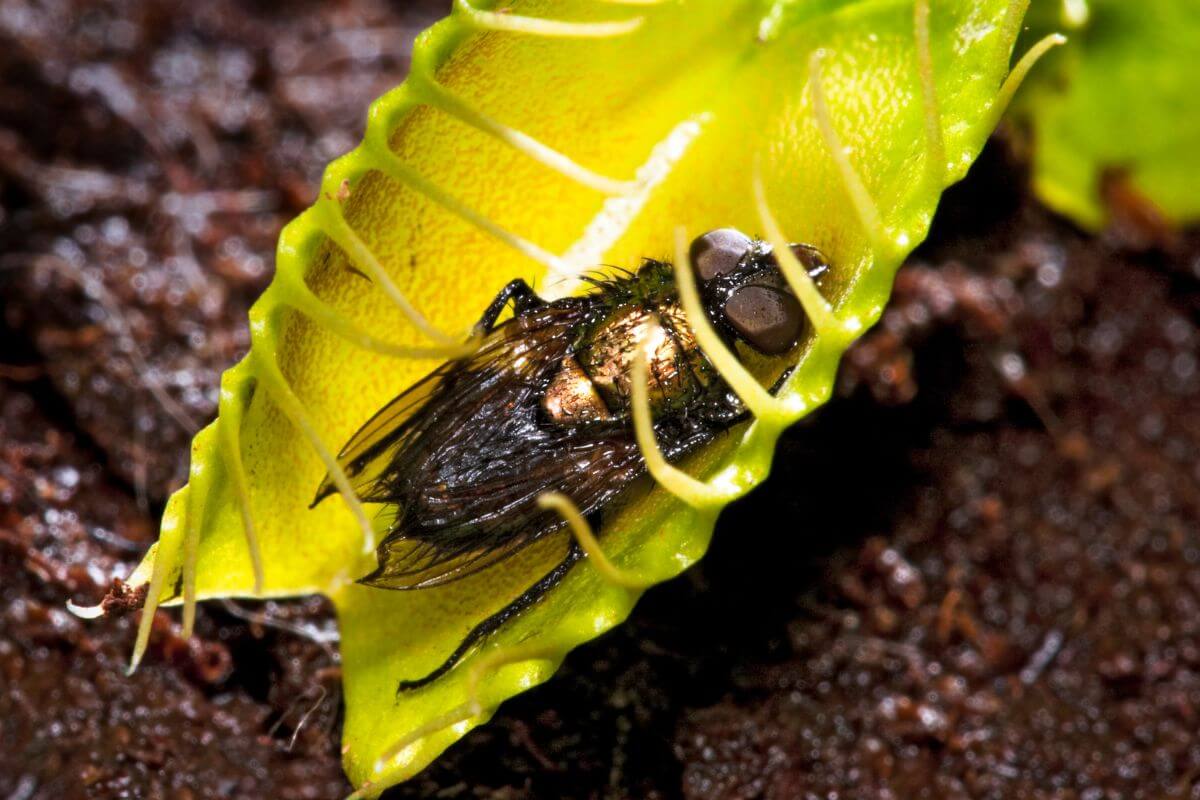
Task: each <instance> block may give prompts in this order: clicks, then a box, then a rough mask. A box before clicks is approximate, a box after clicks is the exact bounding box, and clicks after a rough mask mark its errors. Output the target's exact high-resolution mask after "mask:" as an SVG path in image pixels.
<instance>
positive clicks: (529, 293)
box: [475, 278, 546, 336]
mask: <svg viewBox="0 0 1200 800" xmlns="http://www.w3.org/2000/svg"><path fill="white" fill-rule="evenodd" d="M510 302H511V303H512V309H513V314H515V315H518V316H519V315H521V314H524V313H526V312H528V311H532V310H533V309H536V308H541V307H542V306H544V305H546V301H545V300H543V299H542V298H540V297H538V295H537V292H535V291H534V290H533V288H532V287H531V286H530V285H529V284H528V283H526V282H525V280H524V279H523V278H517V279H515V280H512V281H509V282H508V284H506V285H505V287H504V288H503V289H501V290H500V293H499V294H497V295H496V297H495V298H494V299H493V300H492V302H491V303H489V304H488V307H487V308H486V309H484V312H483V316H481V317H480V318H479V322H476V323H475V334H476V335H477V336H482V335H484V334H487V333H491V332H492V330H493V329H495V327H496V320H498V319H499V318H500V314H501V313H503V311H504V307H505V306H507V305H508V304H509V303H510Z"/></svg>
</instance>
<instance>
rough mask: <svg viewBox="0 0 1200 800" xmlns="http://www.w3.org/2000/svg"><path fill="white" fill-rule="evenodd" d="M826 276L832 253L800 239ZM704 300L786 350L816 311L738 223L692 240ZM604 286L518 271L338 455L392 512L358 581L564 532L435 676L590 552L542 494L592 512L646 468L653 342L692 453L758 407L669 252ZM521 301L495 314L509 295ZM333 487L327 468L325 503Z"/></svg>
mask: <svg viewBox="0 0 1200 800" xmlns="http://www.w3.org/2000/svg"><path fill="white" fill-rule="evenodd" d="M793 252H794V253H795V254H796V255H797V256H798V257H799V259H800V261H801V263H802V264H804V265H805V267H806V268H807V269H808V271H809V274H810V275H811V276H812V277H813V278H814V279H819V278H820V277H821V276H822V275H823V274H824V273H825V272H826V271H827V270H828V269H829V267H828V265H827V263H826V261H825V259H824V258H823V257H822V256H821V254H820V252H818V251H817V250H815V249H814V248H811V247H808V246H807V245H793ZM691 262H692V266H693V270H694V274H695V277H696V279H697V285H698V287H699V291H700V295H701V299H702V301H703V305H704V308H705V311H706V313H707V315H708V317H709V319H710V321H711V322H712V324H713V326H714V327H715V328H716V330H717V331H718V332H719V333H720V334H721V336H722V337H723V338H724V339H725V340H726V342H727V343H728V344H730V345H731V346H736V345H745V346H746V347H747V348H748V349H749V350H750V351H753V352H756V353H758V354H759V355H761V356H768V357H770V356H781V355H783V354H786V353H788V352H789V351H790V350H792V349H793V348H794V347H795V346H796V344H797V342H798V341H799V340H800V337H801V334H802V333H803V331H804V327H805V324H806V319H805V316H804V312H803V310H802V308H801V306H800V303H799V302H798V301H797V299H796V298H795V296H794V295H793V294H792V292H791V290H790V289H789V287H788V284H787V281H786V280H785V279H784V277H783V274H782V273H781V272H780V269H779V265H778V263H777V262H776V260H775V257H774V256H773V255H772V253H771V250H770V248H769V247H768V246H767V245H765V244H764V243H762V242H759V241H755V240H752V239H751V238H749V237H748V236H746V235H745V234H742V233H741V232H739V231H736V230H733V229H729V228H725V229H720V230H715V231H711V232H709V233H707V234H705V235H703V236H701V237H699V238H698V239H696V240H695V241H694V242H693V243H692V246H691ZM586 280H587V281H588V282H589V283H590V284H592V291H590V292H589V293H587V294H584V295H580V296H577V297H568V298H564V299H561V300H556V301H554V302H546V301H543V300H542V299H541V298H539V297H538V296H537V295H536V294H535V293H534V292H533V290H532V289H531V288H530V287H529V285H528V284H526V283H525V282H524V281H522V280H516V281H513V282H512V283H510V284H508V285H507V286H506V287H504V289H503V290H502V291H501V292H500V293H499V294H498V295H497V296H496V298H495V300H493V301H492V303H491V304H490V305H489V306H488V308H487V309H486V310H485V311H484V313H483V316H482V318H481V319H480V320H479V322H478V324H477V326H476V332H477V333H478V334H479V335H480V336H481V337H482V344H481V346H480V347H479V349H478V350H477V351H475V352H474V353H473V354H471V355H470V356H467V357H465V358H463V359H460V360H457V361H451V362H447V363H445V364H443V365H442V366H440V367H438V368H437V369H436V370H434V371H433V372H432V373H431V374H430V375H428V376H427V377H426V378H424V379H423V380H421V381H419V382H418V383H416V384H415V385H413V386H412V387H411V388H409V389H408V390H406V391H405V392H404V393H403V394H401V395H400V396H399V397H397V398H396V399H394V400H393V401H392V402H390V403H389V404H388V405H386V406H385V407H384V408H383V409H381V410H380V411H379V412H378V413H377V414H376V415H375V416H374V417H372V418H371V419H370V420H369V421H368V422H367V423H366V424H364V425H363V426H362V428H361V429H360V430H359V431H358V433H356V434H355V435H354V436H353V437H352V438H351V439H350V441H349V442H348V443H347V444H346V446H345V447H344V448H343V450H342V452H341V454H340V455H339V462H340V464H341V465H342V468H343V469H344V470H345V472H346V474H347V476H349V478H350V480H351V483H352V484H353V486H354V489H355V492H356V493H357V494H358V496H359V497H360V498H361V499H362V500H363V501H364V502H367V503H380V504H384V505H385V506H387V507H389V508H390V509H394V513H395V517H394V520H393V521H392V522H391V525H390V527H389V530H388V533H387V535H386V536H385V537H384V539H383V541H382V542H381V543H380V544H379V547H378V560H379V566H378V568H377V569H376V570H375V571H374V572H372V573H371V574H369V575H367V576H366V577H364V578H362V579H361V583H364V584H367V585H369V586H374V587H379V588H382V589H400V590H407V589H425V588H429V587H435V586H440V585H442V584H445V583H448V582H450V581H454V580H458V579H460V578H463V577H466V576H468V575H471V574H474V573H476V572H478V571H480V570H483V569H485V568H487V567H490V566H493V565H495V564H497V563H498V562H500V561H503V560H505V559H507V558H509V557H511V556H512V555H514V554H515V553H517V552H518V551H520V550H521V549H522V548H524V547H526V546H527V545H529V544H531V543H532V542H535V541H540V540H543V539H545V538H546V537H549V536H562V537H564V539H566V540H567V541H568V543H567V544H566V556H565V557H564V558H563V559H562V561H561V562H559V563H558V564H557V565H556V566H555V567H554V568H553V569H552V570H550V571H549V572H548V573H547V574H546V575H544V576H543V577H541V578H540V579H539V580H537V581H536V582H535V583H534V584H533V585H531V586H530V587H529V588H528V589H526V590H525V591H524V592H522V593H521V595H520V596H519V597H516V598H514V599H513V600H512V601H511V602H510V603H509V604H508V605H506V606H505V607H504V608H503V609H501V610H500V611H498V612H496V613H495V614H493V615H492V616H490V617H488V618H487V619H485V620H484V621H483V622H481V623H479V624H478V625H476V626H475V627H474V628H473V629H472V630H471V631H470V632H469V633H467V635H466V636H465V637H464V639H463V640H462V642H461V643H460V644H459V646H458V647H457V648H456V649H455V650H454V652H453V653H451V654H449V655H448V656H447V658H446V660H445V661H444V662H443V663H442V664H441V665H440V666H439V667H437V668H436V669H434V670H433V671H432V672H430V673H429V674H427V675H424V676H421V677H418V678H415V679H412V680H405V681H402V682H401V683H400V684H399V687H398V691H408V690H412V689H417V688H419V687H421V686H425V685H426V684H428V683H430V682H431V681H433V680H435V679H437V678H438V677H440V676H441V675H443V674H445V673H446V672H448V671H449V670H450V669H452V668H453V667H454V666H455V664H457V663H458V661H459V660H461V659H462V657H463V656H464V655H466V653H467V652H468V651H470V649H471V648H472V647H474V646H475V645H476V644H478V643H479V642H480V641H482V640H483V639H484V638H485V637H487V636H488V635H489V634H491V633H492V632H494V631H495V630H497V629H498V628H499V627H501V626H502V625H503V624H504V623H505V622H507V621H508V620H509V619H511V618H512V617H513V616H514V615H516V614H519V613H520V612H521V611H523V610H524V609H526V608H528V607H529V606H531V605H533V604H534V603H536V602H537V601H538V600H540V599H541V598H542V597H543V596H544V595H545V594H546V593H547V592H549V591H550V590H551V589H553V588H554V586H555V585H557V584H558V583H559V582H560V581H561V580H562V579H563V577H565V576H566V574H567V573H568V572H569V571H570V569H571V567H572V566H573V565H574V564H576V563H577V562H578V561H579V560H580V559H581V558H582V557H583V551H582V550H581V548H580V547H579V546H578V544H577V543H576V542H575V541H574V540H573V539H571V538H570V533H569V531H568V530H567V527H566V525H565V523H564V522H563V520H562V519H561V518H560V517H559V516H558V515H557V514H556V513H555V512H553V511H551V510H547V509H543V508H542V507H540V506H539V505H538V502H537V501H538V497H539V496H540V495H542V494H543V493H545V492H551V491H553V492H560V493H562V494H564V495H566V496H567V497H569V498H571V500H572V501H574V503H575V504H576V505H578V507H579V509H580V510H581V512H582V513H583V514H584V515H585V516H588V517H590V518H592V519H596V518H598V517H599V516H600V515H601V513H602V512H603V511H604V510H605V508H606V507H608V506H609V505H610V504H612V503H613V502H614V501H615V500H616V499H617V498H618V497H619V496H620V495H621V494H622V493H623V492H625V491H626V490H627V489H629V487H630V486H631V485H632V484H634V483H635V482H636V481H638V479H639V478H641V477H642V476H643V475H644V474H645V471H646V466H645V463H644V461H643V460H642V455H641V451H640V449H639V448H638V444H637V441H636V438H635V435H634V430H633V424H632V419H631V411H630V403H631V393H632V392H631V378H630V369H631V366H632V364H633V360H634V354H635V351H636V349H637V348H638V347H642V348H645V350H644V352H645V353H646V355H647V368H648V387H649V399H650V408H651V413H652V418H653V420H654V429H655V434H656V436H657V438H658V441H659V443H660V446H661V447H662V450H663V452H664V454H665V456H666V457H667V458H668V459H669V460H678V459H680V458H682V457H684V456H685V455H687V454H688V453H691V452H693V451H694V450H696V449H697V448H698V447H700V446H702V445H704V444H705V443H707V442H710V441H712V440H713V439H715V438H716V437H717V436H718V435H719V434H721V433H722V432H723V431H726V430H728V429H729V428H731V427H732V426H734V425H736V424H737V423H738V422H740V421H742V420H744V419H745V418H746V412H745V409H744V408H743V407H742V405H741V403H740V402H739V400H738V399H737V397H736V395H734V394H733V392H732V391H731V390H730V389H729V387H728V386H727V385H726V384H725V383H724V381H722V380H721V378H720V376H719V375H718V374H717V373H716V370H715V369H714V368H713V366H712V364H711V363H710V362H709V360H708V358H707V357H706V356H705V355H704V353H703V351H702V350H701V349H700V347H699V346H698V345H697V343H696V340H695V338H694V336H693V335H692V332H691V330H690V328H689V327H688V324H687V320H686V317H685V315H684V312H683V310H682V308H681V306H680V303H679V298H678V293H677V291H676V288H675V281H674V275H673V272H672V268H671V266H670V265H669V264H666V263H663V262H660V261H653V260H648V261H646V262H645V263H644V264H643V266H642V267H641V269H639V270H638V271H637V272H636V273H631V272H622V274H618V275H616V276H615V277H607V278H595V277H592V278H587V279H586ZM509 306H511V308H512V315H511V316H510V317H509V318H507V319H506V320H504V321H503V322H498V320H499V318H500V316H501V314H502V313H503V311H504V309H505V308H506V307H509ZM334 491H335V488H334V487H333V485H332V483H331V482H330V480H329V479H328V477H327V478H326V480H325V481H324V482H323V483H322V485H321V487H320V488H319V490H318V491H317V496H316V500H315V501H314V505H315V504H316V503H317V502H320V501H321V500H322V499H324V498H325V497H327V496H328V495H330V494H332V493H333V492H334Z"/></svg>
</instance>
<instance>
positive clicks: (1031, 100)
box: [1019, 0, 1200, 230]
mask: <svg viewBox="0 0 1200 800" xmlns="http://www.w3.org/2000/svg"><path fill="white" fill-rule="evenodd" d="M1035 8H1036V11H1037V14H1036V17H1037V20H1036V21H1037V22H1043V23H1045V25H1046V26H1047V27H1049V26H1056V25H1060V24H1063V23H1067V24H1074V25H1076V26H1078V29H1077V30H1075V31H1073V32H1072V34H1071V42H1070V44H1069V45H1068V46H1066V47H1064V48H1062V49H1061V50H1059V52H1057V53H1055V54H1054V56H1052V60H1051V61H1049V62H1048V63H1047V64H1046V65H1045V67H1044V69H1042V70H1040V74H1039V75H1038V76H1037V78H1036V79H1035V80H1032V81H1030V83H1029V84H1027V85H1026V87H1025V89H1024V91H1023V92H1022V98H1021V103H1020V107H1019V111H1020V115H1021V116H1022V117H1025V118H1027V119H1028V120H1029V122H1030V124H1031V126H1032V129H1033V136H1034V141H1033V144H1034V153H1033V165H1034V188H1035V189H1036V190H1037V193H1038V195H1039V196H1040V197H1041V198H1042V200H1043V201H1045V202H1046V203H1047V205H1049V206H1051V207H1052V208H1054V209H1056V210H1058V211H1060V212H1062V213H1064V214H1067V215H1069V216H1070V217H1072V218H1073V219H1074V220H1075V221H1076V222H1078V223H1079V224H1081V225H1083V226H1084V227H1087V228H1090V229H1093V230H1094V229H1099V228H1101V227H1103V226H1104V224H1105V223H1106V222H1107V221H1108V210H1107V209H1106V207H1105V201H1104V193H1105V187H1104V182H1105V181H1122V182H1126V183H1127V184H1128V185H1129V186H1131V187H1132V188H1133V189H1134V190H1136V191H1137V192H1138V193H1139V194H1141V195H1142V196H1143V197H1145V198H1146V199H1148V200H1149V201H1150V202H1152V203H1153V204H1154V205H1155V206H1157V207H1158V209H1159V210H1160V211H1161V212H1162V213H1163V215H1164V216H1165V217H1166V219H1167V220H1169V221H1171V222H1174V223H1176V224H1180V225H1182V224H1190V223H1195V222H1197V221H1200V192H1198V191H1197V190H1196V186H1197V182H1198V181H1200V91H1197V87H1196V76H1197V74H1198V70H1200V66H1198V65H1200V3H1197V2H1196V0H1144V2H1137V3H1131V2H1127V0H1088V2H1071V3H1067V4H1062V3H1060V2H1058V0H1041V2H1039V3H1038V4H1037V5H1036V7H1035ZM1060 8H1062V9H1065V11H1064V12H1063V13H1064V14H1066V16H1067V17H1068V18H1067V19H1057V18H1056V17H1058V13H1057V12H1058V11H1059V9H1060ZM1068 12H1069V13H1068ZM1035 27H1037V26H1036V25H1035Z"/></svg>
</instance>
